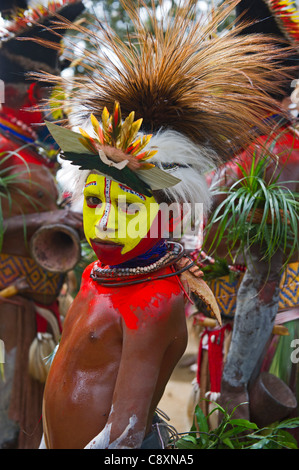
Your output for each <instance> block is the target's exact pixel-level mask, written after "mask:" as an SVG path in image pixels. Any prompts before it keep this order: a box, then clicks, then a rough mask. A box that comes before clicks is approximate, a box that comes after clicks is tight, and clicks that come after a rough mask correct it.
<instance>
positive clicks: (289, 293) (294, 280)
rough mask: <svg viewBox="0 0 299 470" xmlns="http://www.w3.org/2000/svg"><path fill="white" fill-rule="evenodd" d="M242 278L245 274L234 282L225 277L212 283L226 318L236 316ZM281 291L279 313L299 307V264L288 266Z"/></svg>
mask: <svg viewBox="0 0 299 470" xmlns="http://www.w3.org/2000/svg"><path fill="white" fill-rule="evenodd" d="M242 278H243V274H240V276H238V278H237V279H235V280H234V281H231V280H230V278H229V276H224V277H221V278H218V279H215V280H213V281H211V282H210V287H211V289H212V291H213V293H214V295H215V298H216V300H217V303H218V306H219V309H220V312H221V315H223V316H224V317H228V318H229V317H233V316H234V315H235V311H236V301H237V292H238V289H239V286H240V283H241V281H242ZM280 289H281V290H280V297H279V304H278V311H282V310H286V309H289V308H294V307H296V306H299V263H291V264H289V265H288V266H287V269H286V271H285V272H284V274H283V276H282V279H281V282H280Z"/></svg>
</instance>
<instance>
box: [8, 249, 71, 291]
mask: <svg viewBox="0 0 299 470" xmlns="http://www.w3.org/2000/svg"><path fill="white" fill-rule="evenodd" d="M21 277H26V279H27V282H28V284H29V290H28V292H34V293H38V294H47V295H57V294H58V293H59V291H60V288H61V284H62V279H63V278H62V275H61V274H55V273H49V272H47V271H45V270H44V269H42V268H41V267H40V266H38V264H36V262H35V261H34V260H33V259H32V258H23V257H21V256H13V255H6V254H0V289H4V288H5V287H8V286H9V285H11V284H13V283H14V282H15V281H16V280H17V279H19V278H21Z"/></svg>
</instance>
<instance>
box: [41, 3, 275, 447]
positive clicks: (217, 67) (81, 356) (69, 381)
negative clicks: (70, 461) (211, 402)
mask: <svg viewBox="0 0 299 470" xmlns="http://www.w3.org/2000/svg"><path fill="white" fill-rule="evenodd" d="M236 1H237V0H236ZM235 3H236V2H232V3H230V4H229V7H228V6H227V5H225V6H224V7H223V10H222V9H220V11H219V14H218V13H217V15H214V16H213V18H212V21H211V22H208V23H207V25H203V24H201V23H200V22H199V21H197V20H194V22H193V21H192V22H191V21H190V18H194V13H195V12H194V2H193V1H191V0H190V2H187V5H184V6H185V8H182V9H180V8H178V9H177V10H176V11H177V14H176V16H175V18H173V17H172V15H165V17H163V22H161V23H160V22H159V21H157V17H156V12H155V11H153V12H152V16H151V15H150V18H149V20H150V23H151V27H152V31H154V33H152V32H149V31H148V27H147V24H146V25H144V24H142V20H141V16H140V15H139V14H138V10H136V8H135V4H133V3H132V2H129V1H126V2H125V5H124V6H125V8H126V9H127V11H128V13H129V15H130V16H131V19H132V21H133V23H134V26H135V33H136V38H135V33H134V38H130V41H128V42H126V43H123V42H122V41H121V40H120V39H119V38H115V34H114V32H113V31H110V30H109V29H108V30H107V31H106V30H105V28H103V27H102V25H101V26H100V31H99V35H98V36H96V35H95V33H93V35H92V41H93V40H95V38H96V40H95V42H96V46H97V47H96V48H95V50H94V52H92V49H90V50H89V51H88V59H90V61H91V64H92V66H90V65H87V67H86V70H87V74H86V76H84V77H83V78H82V80H81V81H78V80H76V79H74V80H73V82H72V80H71V79H70V78H69V77H68V78H67V79H66V81H65V85H66V86H67V89H68V93H69V90H70V87H69V85H70V83H71V82H72V85H73V90H72V91H71V95H70V97H69V99H70V100H71V103H72V105H73V106H74V107H76V106H78V107H79V108H80V107H81V109H82V105H83V109H85V110H88V112H89V115H90V113H94V114H95V115H97V116H101V123H100V122H98V120H97V119H96V118H95V117H94V115H93V114H91V117H90V119H91V124H92V135H90V134H89V131H87V130H83V129H80V134H79V133H77V132H73V131H71V130H69V129H67V128H63V127H62V126H56V125H54V124H51V123H48V124H47V125H48V128H49V130H50V132H51V134H52V135H53V137H54V139H55V140H56V142H57V144H58V145H59V146H60V148H61V149H62V152H63V153H62V155H61V156H62V158H63V159H64V160H65V163H68V164H69V169H71V168H72V169H74V171H71V172H70V173H69V182H70V187H69V189H70V190H71V191H72V192H73V197H74V199H75V198H76V195H77V194H78V195H81V194H82V192H83V195H84V205H83V218H84V230H85V235H86V238H87V240H88V242H89V243H90V245H91V246H92V248H93V249H94V251H95V253H96V255H97V257H98V260H97V261H96V262H94V263H92V264H91V265H90V266H88V267H87V268H86V270H85V272H84V273H83V276H82V282H81V287H80V291H79V293H78V295H77V297H76V298H75V299H74V301H73V303H72V305H71V307H70V310H69V312H68V314H67V317H66V320H65V323H64V328H63V332H62V337H61V341H60V344H59V347H58V350H57V352H56V355H55V357H54V360H53V363H52V365H51V368H50V372H49V375H48V378H47V383H46V388H45V394H44V406H43V427H44V439H43V442H42V444H41V447H46V448H49V449H54V448H86V449H120V448H146V447H147V448H152V449H153V448H161V447H163V445H164V443H163V442H162V441H161V439H160V438H159V433H157V432H156V433H153V426H156V424H153V423H154V421H155V419H154V416H155V410H156V407H157V405H158V403H159V401H160V399H161V397H162V395H163V392H164V389H165V386H166V384H167V382H168V379H169V377H170V375H171V373H172V371H173V369H174V367H175V365H176V364H177V362H178V360H179V359H180V357H181V356H182V354H183V352H184V350H185V347H186V344H187V330H186V322H185V311H184V300H185V294H186V292H185V290H184V288H183V284H182V282H181V280H183V282H185V283H186V282H187V283H188V287H189V288H190V289H191V290H192V291H194V292H196V293H197V295H199V296H201V297H202V298H204V300H206V301H207V303H208V304H209V305H210V306H211V308H212V311H214V314H215V315H216V317H217V319H218V321H219V322H221V319H220V317H219V309H218V307H217V305H215V299H214V298H213V296H212V295H211V292H210V290H209V289H208V288H207V286H206V285H205V284H204V283H203V281H202V280H201V279H200V278H199V277H196V276H194V275H193V274H192V273H191V272H190V265H191V263H189V262H187V265H186V266H184V264H185V263H184V262H182V256H183V247H182V246H181V245H180V244H178V243H174V242H170V241H167V240H166V239H165V236H164V233H165V231H169V232H171V231H172V229H173V221H171V223H170V220H169V219H168V213H167V210H166V211H165V210H162V208H163V204H162V203H164V209H165V204H166V206H167V207H168V204H171V203H172V202H175V203H177V204H178V205H179V206H180V205H183V204H184V203H189V204H191V205H193V204H195V203H201V204H203V206H204V210H205V212H207V211H208V208H209V202H210V196H209V193H208V189H207V185H206V182H205V178H204V175H203V173H204V172H205V171H207V170H209V169H211V166H212V165H214V164H215V163H216V162H217V163H220V161H225V160H226V159H227V158H229V157H230V156H231V148H232V146H233V144H235V145H238V146H242V145H245V143H247V141H248V140H250V139H251V138H252V137H253V133H254V132H255V131H257V132H259V131H260V128H261V127H263V126H265V125H266V123H267V121H265V122H263V123H261V119H260V116H261V113H265V114H267V111H268V110H269V109H270V108H271V110H272V109H273V107H275V102H274V101H273V100H271V99H270V98H269V94H268V93H267V89H268V88H269V87H272V88H273V87H274V88H275V86H278V83H279V80H280V79H281V78H282V72H280V71H279V70H278V69H277V62H274V61H272V58H273V59H279V54H278V53H276V49H275V47H273V44H271V43H270V41H269V42H268V43H266V42H267V41H265V40H263V39H261V38H253V39H252V38H251V39H250V41H247V40H246V38H244V40H242V41H241V42H240V39H239V38H238V40H235V37H234V34H235V33H234V32H230V33H228V34H227V35H226V36H225V37H224V38H221V41H219V38H217V35H216V31H217V27H218V24H219V22H221V21H223V19H224V17H225V16H226V15H228V14H229V12H230V11H231V10H232V9H233V8H234V4H235ZM225 7H226V8H225ZM163 14H165V12H164V13H163ZM205 24H206V23H205ZM75 29H76V30H79V31H80V32H82V33H83V34H84V35H85V34H86V29H85V28H84V27H83V26H82V27H81V26H80V25H76V26H75ZM214 32H215V34H214ZM91 46H92V44H91ZM98 46H100V47H98ZM102 46H103V48H104V50H105V51H108V52H107V53H106V54H105V55H103V56H99V49H100V48H101V47H102ZM240 46H242V47H240ZM109 51H110V52H111V54H109ZM280 53H281V52H280ZM115 56H116V59H119V60H115ZM207 57H208V58H209V60H207ZM112 58H113V59H112ZM82 64H83V66H84V62H83V63H82ZM120 64H121V65H120ZM229 64H231V66H229ZM235 64H238V67H237V70H236V65H235ZM91 67H94V72H95V74H94V77H92V78H91V74H90V70H91ZM232 68H233V70H234V73H232ZM274 71H275V73H274ZM232 75H233V79H232ZM269 77H271V80H272V81H271V83H268V85H267V80H268V79H269ZM276 77H277V80H276ZM48 78H49V77H48ZM53 80H54V79H53ZM54 81H55V80H54ZM57 81H59V80H57ZM61 81H62V83H64V79H63V78H62V79H61ZM219 84H221V86H219ZM230 84H231V85H230ZM263 88H264V89H265V92H263ZM91 90H92V91H93V95H92V93H91ZM68 96H69V95H68ZM232 97H233V98H232ZM119 103H120V104H121V108H122V113H123V116H124V117H125V119H124V120H123V119H122V115H121V112H120V105H119ZM248 103H250V105H248ZM64 104H65V105H66V106H69V102H67V103H64ZM106 106H107V108H109V111H110V112H111V111H112V109H113V112H112V114H111V115H110V114H109V112H108V109H107V108H106ZM132 109H133V110H134V112H132ZM135 114H136V117H137V118H138V119H137V120H136V121H134V119H135ZM88 117H89V116H88ZM142 117H143V120H142V119H141V118H142ZM141 125H142V127H141ZM148 129H149V130H150V132H151V133H152V134H151V135H147V134H146V133H145V132H146V130H148ZM173 219H176V217H174V218H173ZM170 225H172V227H171V226H170ZM187 261H188V260H187ZM182 265H183V267H182Z"/></svg>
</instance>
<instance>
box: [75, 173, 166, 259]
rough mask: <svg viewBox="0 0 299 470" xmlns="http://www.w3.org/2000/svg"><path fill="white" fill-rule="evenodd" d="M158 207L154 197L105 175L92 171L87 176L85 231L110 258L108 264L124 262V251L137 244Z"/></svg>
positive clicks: (90, 239)
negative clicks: (92, 172)
mask: <svg viewBox="0 0 299 470" xmlns="http://www.w3.org/2000/svg"><path fill="white" fill-rule="evenodd" d="M158 211H159V204H158V203H157V202H156V200H155V198H154V197H147V196H144V195H143V194H140V193H138V192H136V191H134V190H132V189H131V188H129V187H127V186H125V185H123V184H120V183H117V182H115V181H112V180H110V179H108V178H106V177H104V176H102V175H98V174H90V175H89V176H88V178H87V180H86V184H85V188H84V205H83V221H84V232H85V236H86V239H87V241H88V243H89V244H90V245H91V246H92V248H93V249H94V250H95V252H96V254H97V255H98V257H99V258H100V259H101V258H103V257H104V258H107V259H105V262H106V263H107V264H119V263H121V262H123V257H124V255H126V254H129V253H130V252H132V250H135V248H136V247H138V245H139V244H140V242H141V240H143V239H144V237H146V235H147V234H148V232H149V230H150V227H151V225H152V223H153V221H154V219H155V218H156V216H157V214H158ZM97 251H98V252H99V254H98V252H97ZM135 251H136V250H135ZM125 258H128V256H125ZM101 260H102V259H101Z"/></svg>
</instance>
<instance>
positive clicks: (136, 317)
mask: <svg viewBox="0 0 299 470" xmlns="http://www.w3.org/2000/svg"><path fill="white" fill-rule="evenodd" d="M93 265H94V263H92V264H90V265H89V266H88V267H87V268H86V269H85V271H84V273H83V275H82V284H81V288H80V292H81V294H82V295H84V294H85V293H86V294H87V293H88V292H94V297H93V300H92V302H91V303H90V308H91V307H92V306H94V305H95V303H96V302H98V301H99V302H101V298H102V299H103V297H104V298H105V299H107V298H108V300H109V303H110V305H111V308H113V310H114V311H116V312H118V314H119V315H120V316H121V317H122V318H123V320H124V322H125V324H126V326H127V327H128V328H130V329H138V328H140V327H141V326H142V322H143V321H144V320H146V319H152V320H153V319H157V320H160V319H162V318H163V316H164V315H167V313H168V312H167V309H168V308H171V302H170V300H171V298H173V297H176V296H178V295H182V290H181V288H180V285H179V283H178V280H177V279H176V277H175V276H174V277H169V278H164V279H159V280H151V281H147V282H144V283H141V284H138V285H128V286H121V287H117V285H116V286H115V287H105V286H104V285H101V284H99V283H97V282H96V281H94V280H93V279H91V278H90V273H91V270H92V267H93ZM171 272H172V270H171V267H167V268H164V269H161V270H160V271H158V272H157V273H154V274H152V276H151V277H152V278H154V277H156V276H161V275H164V274H169V273H171ZM145 277H146V275H145ZM141 313H142V315H141ZM141 316H142V321H141V320H140V318H141Z"/></svg>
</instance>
